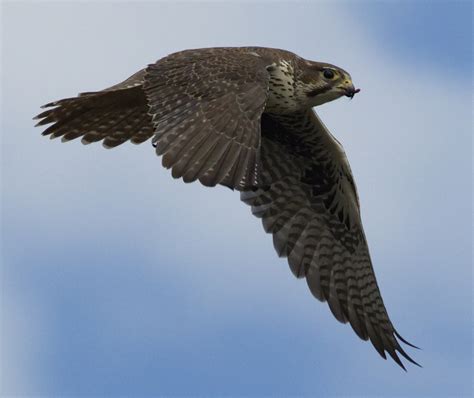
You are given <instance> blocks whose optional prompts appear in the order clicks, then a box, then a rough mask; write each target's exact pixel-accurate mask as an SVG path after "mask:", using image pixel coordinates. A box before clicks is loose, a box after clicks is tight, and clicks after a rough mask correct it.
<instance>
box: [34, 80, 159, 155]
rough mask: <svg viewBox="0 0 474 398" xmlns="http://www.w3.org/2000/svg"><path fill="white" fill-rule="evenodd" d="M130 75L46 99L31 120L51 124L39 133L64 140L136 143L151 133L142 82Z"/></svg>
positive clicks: (112, 144)
mask: <svg viewBox="0 0 474 398" xmlns="http://www.w3.org/2000/svg"><path fill="white" fill-rule="evenodd" d="M140 77H141V75H138V74H136V75H134V76H132V77H131V78H129V79H127V80H125V82H123V83H120V84H118V85H116V86H113V87H111V88H108V89H106V90H103V91H97V92H87V93H82V94H79V96H77V97H74V98H65V99H62V100H59V101H54V102H50V103H48V104H46V105H44V106H43V107H42V108H46V110H45V111H43V112H41V113H40V114H39V115H37V116H36V117H35V118H34V119H37V120H39V121H38V123H37V124H36V126H43V125H46V124H51V123H52V124H51V126H49V127H47V128H46V129H45V130H44V131H43V133H42V134H43V135H49V136H50V137H51V138H57V137H62V141H64V142H67V141H70V140H73V139H76V138H78V137H82V143H83V144H90V143H92V142H97V141H103V145H104V146H105V147H106V148H113V147H116V146H118V145H120V144H122V143H124V142H126V141H128V140H130V141H131V142H133V143H134V144H140V143H142V142H144V141H146V140H148V139H149V138H151V137H152V136H153V134H154V128H153V123H152V119H151V116H150V115H148V105H147V101H146V97H145V94H144V91H143V86H142V84H139V80H138V78H140Z"/></svg>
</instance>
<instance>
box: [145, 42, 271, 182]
mask: <svg viewBox="0 0 474 398" xmlns="http://www.w3.org/2000/svg"><path fill="white" fill-rule="evenodd" d="M268 81H269V74H268V72H267V70H266V64H265V61H264V60H263V59H262V58H260V57H259V56H258V55H257V54H255V53H250V52H245V50H242V51H241V52H238V51H236V49H226V48H212V49H199V50H186V51H182V52H179V53H175V54H171V55H170V56H168V57H165V58H163V59H161V60H159V61H158V62H156V63H155V64H152V65H150V66H149V67H148V68H147V70H146V76H145V85H144V89H145V92H146V96H147V98H148V103H149V106H150V114H151V115H152V116H153V123H154V126H155V136H154V137H153V143H154V145H155V146H156V152H157V153H158V154H159V155H163V165H164V166H165V167H167V168H171V169H172V174H173V177H175V178H177V177H183V180H184V181H186V182H189V181H194V180H196V179H199V180H200V181H201V182H202V183H203V184H204V185H207V186H214V185H216V184H219V183H220V184H224V185H227V186H230V187H232V188H236V189H243V188H248V187H251V186H256V185H257V184H258V165H259V156H260V118H261V115H262V112H263V110H264V108H265V103H266V99H267V92H268Z"/></svg>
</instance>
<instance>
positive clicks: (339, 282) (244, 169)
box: [36, 47, 419, 369]
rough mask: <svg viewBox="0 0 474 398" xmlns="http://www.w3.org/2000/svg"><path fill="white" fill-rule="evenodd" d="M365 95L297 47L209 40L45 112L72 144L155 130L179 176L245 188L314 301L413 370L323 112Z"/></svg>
mask: <svg viewBox="0 0 474 398" xmlns="http://www.w3.org/2000/svg"><path fill="white" fill-rule="evenodd" d="M358 92H359V90H358V89H355V88H354V85H353V83H352V79H351V76H350V74H349V73H348V72H346V71H345V70H343V69H341V68H339V67H337V66H334V65H331V64H328V63H322V62H313V61H308V60H305V59H303V58H301V57H299V56H297V55H296V54H294V53H291V52H289V51H285V50H279V49H271V48H262V47H223V48H204V49H195V50H185V51H181V52H177V53H174V54H171V55H168V56H167V57H165V58H162V59H160V60H158V61H157V62H156V63H154V64H150V65H148V67H146V68H144V69H142V70H140V71H138V72H137V73H135V74H134V75H132V76H131V77H129V78H128V79H127V80H125V81H123V82H122V83H119V84H116V85H114V86H112V87H109V88H106V89H104V90H101V91H94V92H85V93H82V94H79V95H78V96H77V97H73V98H66V99H62V100H59V101H55V102H51V103H49V104H46V105H44V106H43V108H48V109H47V110H45V111H44V112H42V113H40V114H39V115H38V116H36V119H39V122H38V124H37V125H45V124H50V123H52V124H51V125H50V126H49V127H47V128H46V130H45V131H44V132H43V135H46V136H49V137H50V138H58V137H61V139H62V141H70V140H74V139H76V138H78V137H82V138H81V141H82V143H83V144H90V143H92V142H98V141H102V144H103V146H104V147H106V148H114V147H116V146H118V145H120V144H123V143H124V142H126V141H130V142H132V143H134V144H140V143H142V142H144V141H147V140H149V139H150V138H151V142H152V144H153V146H154V147H155V151H156V153H157V154H158V155H159V156H162V164H163V166H164V167H166V168H168V169H171V174H172V176H173V177H174V178H181V179H182V180H183V181H184V182H192V181H196V180H198V181H200V182H201V183H202V184H203V185H205V186H209V187H213V186H216V185H224V186H226V187H229V188H231V189H234V190H237V191H239V192H240V197H241V200H242V201H243V202H245V203H246V204H247V205H249V206H250V207H251V209H252V213H253V214H254V215H255V216H256V217H259V218H261V219H262V222H263V227H264V229H265V231H266V232H267V233H271V234H272V235H273V244H274V246H275V249H276V251H277V253H278V255H279V256H282V257H287V259H288V263H289V266H290V269H291V271H292V272H293V274H294V275H295V276H296V277H297V278H305V279H306V282H307V284H308V287H309V290H310V291H311V293H312V294H313V295H314V297H316V298H317V299H318V300H320V301H323V302H324V301H326V302H327V303H328V305H329V308H330V310H331V312H332V313H333V315H334V316H335V318H336V319H337V320H339V321H340V322H342V323H349V324H350V325H351V326H352V329H353V330H354V332H355V333H356V334H357V336H359V337H360V338H361V339H363V340H370V341H371V343H372V344H373V346H374V347H375V349H376V350H377V352H378V353H379V354H380V355H381V356H382V357H383V358H385V359H386V353H388V354H389V355H390V356H391V357H392V358H393V360H394V361H395V362H396V363H397V364H398V365H400V366H401V367H402V368H403V369H405V367H404V364H403V363H402V361H401V360H400V357H399V355H401V356H402V357H404V358H405V359H406V360H408V361H409V362H411V363H413V364H415V365H418V364H417V363H416V362H415V361H414V360H412V359H411V358H410V356H408V354H406V353H405V351H404V350H403V348H402V347H401V345H400V342H403V343H405V344H408V345H410V346H412V347H415V346H413V345H412V344H410V343H408V342H407V341H406V340H404V339H403V338H402V337H401V336H400V334H399V333H398V332H397V331H396V329H395V328H394V326H393V324H392V322H391V321H390V318H389V316H388V313H387V310H386V308H385V305H384V303H383V300H382V296H381V294H380V291H379V288H378V285H377V281H376V279H375V274H374V270H373V268H372V262H371V259H370V254H369V249H368V246H367V241H366V238H365V234H364V230H363V228H362V222H361V215H360V207H359V198H358V194H357V189H356V185H355V183H354V179H353V176H352V172H351V169H350V166H349V163H348V160H347V157H346V154H345V152H344V149H343V148H342V146H341V144H340V143H339V142H338V141H337V140H336V139H335V138H334V137H333V136H332V134H331V133H330V132H329V131H328V129H327V128H326V126H325V125H324V124H323V122H322V121H321V120H320V118H319V117H318V115H317V114H316V113H315V111H314V110H313V107H315V106H318V105H321V104H324V103H326V102H329V101H333V100H335V99H337V98H340V97H342V96H346V97H349V98H353V97H354V95H355V94H356V93H358ZM415 348H417V347H415ZM418 366H419V365H418Z"/></svg>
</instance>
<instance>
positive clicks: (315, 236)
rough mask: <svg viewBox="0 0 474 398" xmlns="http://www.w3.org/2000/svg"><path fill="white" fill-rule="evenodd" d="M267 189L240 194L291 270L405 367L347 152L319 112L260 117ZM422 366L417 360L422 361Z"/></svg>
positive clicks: (338, 316)
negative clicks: (379, 278)
mask: <svg viewBox="0 0 474 398" xmlns="http://www.w3.org/2000/svg"><path fill="white" fill-rule="evenodd" d="M261 164H262V168H261V174H262V184H263V185H262V187H261V188H258V189H256V190H255V189H254V190H248V191H244V192H242V193H241V199H242V200H243V201H244V202H245V203H247V204H249V205H250V206H252V212H253V214H255V215H256V216H258V217H261V218H262V222H263V227H264V229H265V231H266V232H269V233H272V234H273V242H274V246H275V249H276V251H277V253H278V255H280V256H285V257H288V263H289V266H290V269H291V271H292V272H293V274H294V275H295V276H296V277H298V278H301V277H305V278H306V282H307V284H308V287H309V289H310V291H311V293H312V294H313V295H314V296H315V297H316V298H317V299H318V300H321V301H327V302H328V305H329V308H330V310H331V312H332V314H333V315H334V317H335V318H336V319H337V320H339V321H340V322H343V323H350V325H351V327H352V329H353V330H354V332H355V333H356V334H357V335H358V336H359V337H360V338H361V339H363V340H370V341H371V343H372V345H373V346H374V347H375V349H376V350H377V352H378V353H379V354H380V355H381V356H382V357H383V358H386V353H388V354H389V355H390V357H391V358H392V359H393V360H394V361H395V362H396V363H397V364H398V365H400V366H401V367H402V368H403V369H405V367H404V365H403V363H402V362H401V360H400V357H399V356H398V354H400V355H401V356H403V357H404V358H406V359H407V360H408V361H410V362H412V363H414V364H416V362H415V361H413V360H412V359H411V358H410V357H409V356H408V355H407V354H406V353H405V352H404V350H403V349H402V347H401V346H400V344H399V342H398V341H397V338H399V339H400V341H402V342H405V341H404V340H403V339H401V338H400V336H399V335H398V333H397V332H396V331H395V329H394V327H393V325H392V323H391V321H390V318H389V316H388V314H387V310H386V308H385V306H384V303H383V300H382V297H381V295H380V291H379V288H378V285H377V281H376V279H375V274H374V270H373V268H372V263H371V260H370V255H369V251H368V247H367V242H366V239H365V235H364V231H363V228H362V223H361V218H360V210H359V202H358V195H357V191H356V187H355V185H354V182H353V178H352V174H351V171H350V167H349V164H348V162H347V158H346V156H345V154H344V151H343V149H342V147H341V146H340V144H339V143H338V142H337V141H336V140H335V139H334V138H333V137H332V136H331V135H330V133H329V132H328V131H327V129H326V127H325V126H324V125H323V124H322V122H321V121H320V120H319V118H318V117H317V116H316V114H315V113H314V112H313V111H308V112H305V113H300V114H292V115H284V116H282V115H279V116H276V115H267V114H264V116H263V118H262V147H261ZM417 365H418V364H417Z"/></svg>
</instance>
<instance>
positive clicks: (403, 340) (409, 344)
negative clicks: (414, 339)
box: [394, 330, 421, 350]
mask: <svg viewBox="0 0 474 398" xmlns="http://www.w3.org/2000/svg"><path fill="white" fill-rule="evenodd" d="M394 333H395V336H397V338H398V339H399V340H400V341H402V342H403V343H405V344H406V345H408V346H410V347H413V348H416V349H417V350H421V348H420V347H417V346H416V345H413V344H412V343H410V342H408V341H406V340H405V339H404V338H403V337H402V336H400V334H399V333H398V332H397V331H396V330H395V331H394Z"/></svg>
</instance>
